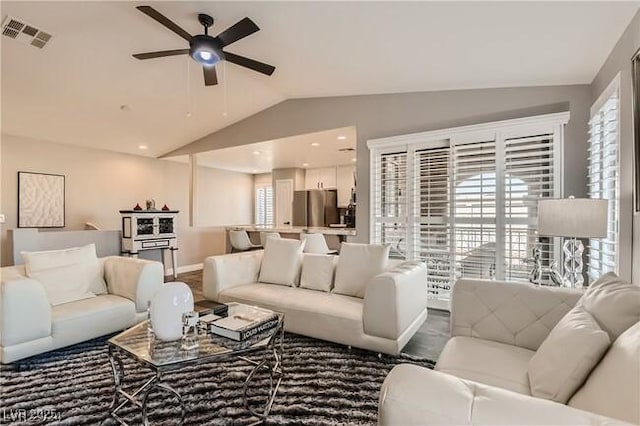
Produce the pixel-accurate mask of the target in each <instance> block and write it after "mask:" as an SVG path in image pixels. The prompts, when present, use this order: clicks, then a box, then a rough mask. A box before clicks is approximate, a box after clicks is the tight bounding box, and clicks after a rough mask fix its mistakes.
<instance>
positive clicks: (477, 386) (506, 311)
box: [378, 280, 640, 426]
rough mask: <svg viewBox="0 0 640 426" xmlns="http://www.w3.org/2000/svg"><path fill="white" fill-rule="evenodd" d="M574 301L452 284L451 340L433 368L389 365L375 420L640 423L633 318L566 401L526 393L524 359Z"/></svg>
mask: <svg viewBox="0 0 640 426" xmlns="http://www.w3.org/2000/svg"><path fill="white" fill-rule="evenodd" d="M581 295H582V291H580V290H574V289H566V288H556V287H538V286H533V285H529V284H518V283H505V282H496V281H484V280H460V281H458V282H457V283H456V285H455V286H454V289H453V293H452V305H451V335H452V338H451V339H450V340H449V341H448V342H447V344H446V345H445V347H444V349H443V351H442V353H441V355H440V358H439V359H438V362H437V364H436V367H435V371H433V370H429V369H425V368H421V367H417V366H414V365H400V366H397V367H395V368H394V369H393V370H392V371H391V372H390V373H389V375H388V376H387V378H386V379H385V382H384V384H383V386H382V389H381V392H380V404H379V417H378V420H379V424H380V425H382V426H385V425H476V424H510V425H516V424H536V425H541V424H548V425H560V424H563V425H564V424H571V425H584V424H590V425H611V424H628V423H626V422H632V423H634V424H637V423H640V403H639V401H640V322H637V323H635V325H633V326H631V327H630V328H628V329H627V330H626V331H624V332H623V333H622V334H621V335H620V336H619V337H618V338H617V339H616V340H615V341H613V342H612V344H611V346H610V348H609V350H608V352H606V355H605V356H604V358H602V360H601V361H600V362H599V363H598V364H597V365H596V367H595V368H594V369H593V371H592V372H591V374H590V375H589V376H588V378H587V380H586V381H585V382H584V384H582V386H581V387H579V389H578V391H577V392H575V394H573V396H571V397H570V399H569V400H568V401H567V403H566V405H565V404H562V403H558V402H554V401H551V400H548V399H541V398H538V397H534V396H532V395H531V388H530V383H529V377H528V368H529V362H530V360H531V359H532V357H533V356H534V354H536V351H537V350H538V349H539V348H540V346H541V344H542V342H543V341H544V340H545V339H546V337H547V335H549V333H550V331H551V330H552V329H553V328H554V327H555V325H556V324H557V323H558V322H559V321H560V319H562V318H563V317H564V316H565V314H566V313H567V312H568V311H569V310H571V309H572V308H573V306H574V305H576V302H578V299H579V298H580V297H581ZM638 314H640V306H638V307H637V312H636V315H638ZM576 363H577V361H576V362H574V363H573V365H571V368H576V367H577V365H576ZM569 364H571V363H569Z"/></svg>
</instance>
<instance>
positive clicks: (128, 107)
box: [120, 104, 131, 111]
mask: <svg viewBox="0 0 640 426" xmlns="http://www.w3.org/2000/svg"><path fill="white" fill-rule="evenodd" d="M120 110H121V111H131V107H130V106H129V105H127V104H123V105H120Z"/></svg>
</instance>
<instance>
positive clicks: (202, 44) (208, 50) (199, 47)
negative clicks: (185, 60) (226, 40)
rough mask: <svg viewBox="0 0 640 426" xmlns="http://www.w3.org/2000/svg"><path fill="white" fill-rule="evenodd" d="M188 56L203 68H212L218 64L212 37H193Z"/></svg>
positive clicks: (216, 49)
mask: <svg viewBox="0 0 640 426" xmlns="http://www.w3.org/2000/svg"><path fill="white" fill-rule="evenodd" d="M189 55H190V56H191V57H192V58H193V59H194V60H195V61H196V62H198V63H200V64H202V65H205V66H214V65H215V64H217V63H218V62H220V54H219V53H218V47H217V46H216V43H215V41H214V40H213V38H212V37H208V36H206V35H200V36H195V37H193V39H192V41H191V46H190V49H189Z"/></svg>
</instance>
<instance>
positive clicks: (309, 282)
mask: <svg viewBox="0 0 640 426" xmlns="http://www.w3.org/2000/svg"><path fill="white" fill-rule="evenodd" d="M337 258H338V256H331V255H327V254H311V253H307V254H305V255H304V257H303V258H302V276H301V277H300V287H302V288H308V289H309V290H320V291H326V292H329V291H331V287H332V286H333V272H334V270H335V265H336V262H337Z"/></svg>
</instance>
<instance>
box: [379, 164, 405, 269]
mask: <svg viewBox="0 0 640 426" xmlns="http://www.w3.org/2000/svg"><path fill="white" fill-rule="evenodd" d="M373 172H374V175H375V182H376V189H377V190H376V191H375V192H374V200H373V205H374V206H375V219H374V223H373V232H374V236H373V239H374V241H377V242H378V243H380V244H390V245H391V250H390V256H391V257H393V258H399V259H407V258H408V253H407V250H408V249H409V246H408V243H407V225H408V224H407V219H408V218H407V213H408V206H407V153H406V152H389V153H383V154H381V155H380V156H378V157H377V158H376V162H375V164H374V168H373Z"/></svg>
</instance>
